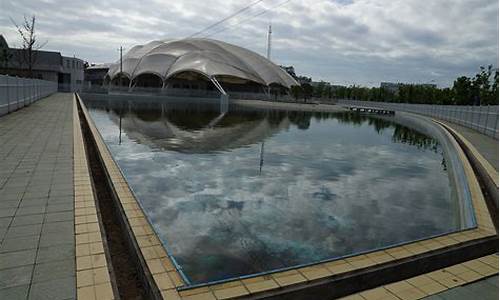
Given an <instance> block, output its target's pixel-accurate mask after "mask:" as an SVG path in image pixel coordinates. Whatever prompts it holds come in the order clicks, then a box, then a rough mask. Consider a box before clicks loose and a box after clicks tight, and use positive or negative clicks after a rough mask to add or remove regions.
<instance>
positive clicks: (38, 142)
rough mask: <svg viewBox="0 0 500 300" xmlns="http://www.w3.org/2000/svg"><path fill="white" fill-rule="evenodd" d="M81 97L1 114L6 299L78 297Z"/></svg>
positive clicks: (1, 257) (1, 256)
mask: <svg viewBox="0 0 500 300" xmlns="http://www.w3.org/2000/svg"><path fill="white" fill-rule="evenodd" d="M72 99H73V95H72V94H54V95H52V96H49V97H47V98H45V99H43V100H40V101H38V102H36V103H34V104H32V105H31V106H29V107H26V108H23V109H21V110H19V111H17V112H14V113H11V114H9V115H5V116H3V117H1V118H0V299H74V298H75V297H76V283H75V259H74V258H75V238H74V203H73V199H74V191H73V113H72V109H73V102H72Z"/></svg>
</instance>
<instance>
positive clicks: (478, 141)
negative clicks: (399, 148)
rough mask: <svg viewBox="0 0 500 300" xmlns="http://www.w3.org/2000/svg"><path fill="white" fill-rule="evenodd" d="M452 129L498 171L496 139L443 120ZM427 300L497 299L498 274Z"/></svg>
mask: <svg viewBox="0 0 500 300" xmlns="http://www.w3.org/2000/svg"><path fill="white" fill-rule="evenodd" d="M445 123H446V124H448V125H450V126H451V127H452V128H453V129H455V130H457V131H458V132H459V133H460V134H462V135H463V136H464V137H465V138H466V139H467V140H469V141H470V142H471V143H472V145H474V147H476V149H477V151H479V153H481V155H483V156H484V158H485V159H486V160H487V161H488V162H489V163H491V165H492V166H493V167H494V168H495V170H497V171H498V141H497V140H495V139H493V138H491V137H489V136H486V135H484V134H481V133H479V132H477V131H475V130H472V129H470V128H467V127H463V126H461V125H458V124H455V123H450V122H445ZM426 299H429V300H443V299H446V300H447V299H450V300H451V299H457V300H462V299H463V300H468V299H478V300H479V299H481V300H483V299H485V300H487V299H495V300H497V299H498V275H496V276H492V277H489V278H487V279H483V280H479V281H477V282H474V283H470V284H467V285H464V286H460V287H456V288H453V289H451V290H447V291H444V292H442V293H439V294H437V295H434V296H431V297H428V298H426Z"/></svg>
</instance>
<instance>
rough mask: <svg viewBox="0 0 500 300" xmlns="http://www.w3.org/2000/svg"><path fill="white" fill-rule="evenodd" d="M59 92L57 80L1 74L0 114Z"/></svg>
mask: <svg viewBox="0 0 500 300" xmlns="http://www.w3.org/2000/svg"><path fill="white" fill-rule="evenodd" d="M55 92H57V82H52V81H46V80H40V79H29V78H19V77H12V76H7V75H0V116H3V115H6V114H8V113H10V112H12V111H15V110H18V109H20V108H22V107H24V106H27V105H30V104H31V103H33V102H35V101H37V100H40V99H41V98H44V97H46V96H48V95H50V94H52V93H55Z"/></svg>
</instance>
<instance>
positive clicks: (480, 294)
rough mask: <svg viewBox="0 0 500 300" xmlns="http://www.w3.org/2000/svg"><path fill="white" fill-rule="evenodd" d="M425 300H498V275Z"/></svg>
mask: <svg viewBox="0 0 500 300" xmlns="http://www.w3.org/2000/svg"><path fill="white" fill-rule="evenodd" d="M426 299H427V300H470V299H474V300H498V275H496V276H492V277H488V278H486V279H483V280H480V281H476V282H473V283H470V284H467V285H463V286H459V287H456V288H453V289H451V290H447V291H444V292H442V293H439V294H436V295H433V296H430V297H427V298H426Z"/></svg>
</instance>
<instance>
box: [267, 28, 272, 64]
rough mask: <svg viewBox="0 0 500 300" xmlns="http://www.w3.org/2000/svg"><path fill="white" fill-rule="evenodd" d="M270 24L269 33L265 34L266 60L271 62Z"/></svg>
mask: <svg viewBox="0 0 500 300" xmlns="http://www.w3.org/2000/svg"><path fill="white" fill-rule="evenodd" d="M272 33H273V32H272V30H271V24H269V31H268V32H267V59H269V60H271V34H272Z"/></svg>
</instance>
